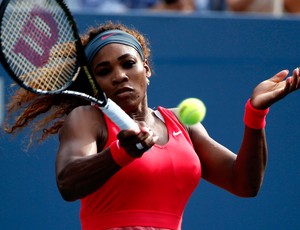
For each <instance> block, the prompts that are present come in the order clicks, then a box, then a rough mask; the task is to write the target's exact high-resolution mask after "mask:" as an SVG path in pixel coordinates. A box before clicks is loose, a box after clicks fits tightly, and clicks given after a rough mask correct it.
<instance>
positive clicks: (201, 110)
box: [178, 98, 206, 125]
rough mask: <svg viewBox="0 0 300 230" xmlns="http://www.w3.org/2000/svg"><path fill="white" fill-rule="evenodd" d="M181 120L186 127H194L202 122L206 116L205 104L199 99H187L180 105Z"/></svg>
mask: <svg viewBox="0 0 300 230" xmlns="http://www.w3.org/2000/svg"><path fill="white" fill-rule="evenodd" d="M178 108H179V119H180V121H181V122H182V123H183V124H185V125H194V124H196V123H199V122H201V121H202V120H203V119H204V117H205V114H206V107H205V105H204V103H203V102H202V101H201V100H199V99H197V98H187V99H185V100H183V101H182V102H181V103H180V104H179V105H178Z"/></svg>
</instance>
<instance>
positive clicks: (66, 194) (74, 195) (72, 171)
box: [56, 107, 120, 201]
mask: <svg viewBox="0 0 300 230" xmlns="http://www.w3.org/2000/svg"><path fill="white" fill-rule="evenodd" d="M59 138H60V146H59V150H58V153H57V159H56V178H57V185H58V189H59V191H60V193H61V195H62V197H63V198H64V199H65V200H68V201H74V200H76V199H80V198H82V197H84V196H86V195H88V194H90V193H92V192H94V191H96V190H97V189H98V188H99V187H100V186H101V185H103V184H104V183H105V182H106V181H107V180H108V179H109V178H110V177H111V176H112V175H114V174H115V173H116V172H117V171H118V170H119V169H120V166H119V165H117V164H116V163H115V161H114V160H113V158H112V155H111V153H110V149H109V148H106V149H104V150H103V151H101V152H99V153H98V149H99V148H100V149H102V147H103V146H104V144H105V142H106V139H107V130H106V125H105V121H104V118H103V115H102V114H101V113H100V111H97V109H95V108H92V107H79V108H77V109H75V110H74V111H72V112H71V113H70V115H69V116H68V118H67V119H66V121H65V123H64V126H63V128H62V130H61V132H60V137H59ZM99 145H100V146H99Z"/></svg>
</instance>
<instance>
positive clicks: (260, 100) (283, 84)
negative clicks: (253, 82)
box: [251, 68, 300, 109]
mask: <svg viewBox="0 0 300 230" xmlns="http://www.w3.org/2000/svg"><path fill="white" fill-rule="evenodd" d="M288 73H289V71H288V70H282V71H280V72H279V73H277V74H276V75H275V76H273V77H271V78H270V79H268V80H265V81H263V82H261V83H260V84H259V85H258V86H256V88H255V89H254V91H253V93H252V96H251V104H252V106H253V107H254V108H256V109H266V108H268V107H270V106H271V105H272V104H274V103H275V102H277V101H279V100H281V99H282V98H284V97H285V96H287V95H288V94H289V93H291V92H293V91H296V90H298V89H300V73H299V68H296V69H294V71H293V75H292V76H289V77H287V75H288Z"/></svg>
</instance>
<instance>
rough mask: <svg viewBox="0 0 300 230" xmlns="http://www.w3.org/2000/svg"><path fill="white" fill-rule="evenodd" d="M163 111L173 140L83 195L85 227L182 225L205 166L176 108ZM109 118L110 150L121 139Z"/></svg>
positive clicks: (90, 229) (100, 229)
mask: <svg viewBox="0 0 300 230" xmlns="http://www.w3.org/2000/svg"><path fill="white" fill-rule="evenodd" d="M158 111H159V112H160V113H161V115H162V117H163V119H164V122H165V124H166V127H167V129H168V133H169V140H168V142H167V143H166V144H165V145H163V146H160V145H154V146H153V147H152V148H151V149H150V150H148V151H147V152H145V153H144V154H143V156H142V157H141V158H137V159H135V160H134V161H133V162H131V163H130V164H129V165H127V166H125V167H123V168H122V169H121V170H120V171H118V172H117V173H116V174H115V175H113V176H112V177H111V178H110V179H109V180H108V181H107V182H106V183H105V184H104V185H103V186H101V187H100V188H99V189H98V190H97V191H96V192H94V193H93V194H90V195H88V196H86V197H85V198H83V199H81V212H80V219H81V224H82V229H83V230H104V229H122V228H121V227H132V226H141V227H139V228H132V229H140V230H142V229H174V230H180V229H181V220H182V215H183V211H184V208H185V206H186V203H187V201H188V199H189V197H190V196H191V194H192V192H193V191H194V189H195V188H196V186H197V185H198V183H199V181H200V177H201V164H200V161H199V158H198V156H197V154H196V153H195V151H194V149H193V145H192V142H191V140H190V138H189V135H188V133H187V132H186V130H185V128H184V127H183V126H182V125H181V124H180V122H179V121H178V119H177V118H176V116H175V115H174V114H173V113H172V111H170V110H168V109H165V108H162V107H159V108H158ZM105 119H106V122H107V127H108V140H107V143H106V145H105V148H106V147H108V146H109V145H110V143H112V142H113V141H115V140H116V135H117V133H118V132H119V128H118V127H117V126H116V125H115V124H114V123H112V121H111V120H110V119H109V118H108V117H105ZM143 226H144V227H145V228H143ZM146 226H148V227H153V228H146ZM124 229H131V228H124Z"/></svg>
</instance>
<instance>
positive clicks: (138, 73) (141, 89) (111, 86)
mask: <svg viewBox="0 0 300 230" xmlns="http://www.w3.org/2000/svg"><path fill="white" fill-rule="evenodd" d="M91 69H92V72H93V75H94V77H95V79H96V81H97V83H98V84H99V85H100V87H101V89H102V90H103V91H104V92H105V93H106V96H107V97H108V98H110V99H112V100H113V101H114V102H116V103H117V104H118V105H119V106H120V107H121V108H122V109H123V110H125V112H131V111H135V110H137V108H138V107H139V106H140V105H142V104H143V102H145V101H144V100H146V97H145V95H146V89H147V78H149V77H150V76H151V71H150V68H149V65H148V63H147V61H142V59H141V57H140V55H139V54H138V52H137V51H136V50H135V49H134V48H132V47H130V46H127V45H122V44H117V43H111V44H108V45H106V46H104V47H103V48H102V49H101V50H100V51H99V52H98V53H97V54H96V56H95V57H94V59H93V61H92V63H91Z"/></svg>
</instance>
